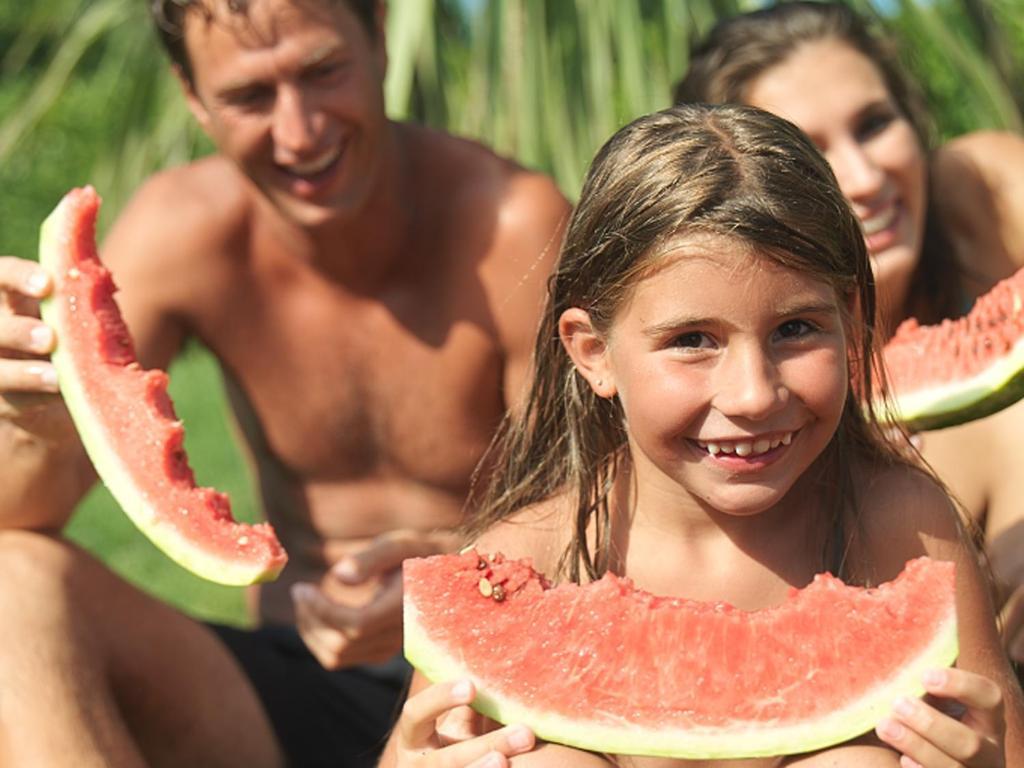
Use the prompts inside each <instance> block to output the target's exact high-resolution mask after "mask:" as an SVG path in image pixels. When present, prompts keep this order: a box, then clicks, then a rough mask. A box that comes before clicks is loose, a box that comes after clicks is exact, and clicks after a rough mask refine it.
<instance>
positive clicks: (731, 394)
mask: <svg viewBox="0 0 1024 768" xmlns="http://www.w3.org/2000/svg"><path fill="white" fill-rule="evenodd" d="M717 374H718V375H717V377H716V382H715V383H716V393H715V396H714V400H713V401H712V406H713V407H714V408H715V409H716V410H717V411H719V412H720V413H722V414H724V415H726V416H733V417H740V418H745V419H751V420H755V421H756V420H760V419H764V418H765V417H767V416H770V415H772V414H773V413H776V412H777V411H779V410H780V409H782V408H784V407H785V405H786V403H787V402H788V401H789V389H788V388H787V387H786V386H785V384H783V382H782V379H781V377H780V375H779V370H778V366H777V365H776V363H775V362H773V361H772V360H771V359H770V357H769V356H768V355H766V354H765V352H764V350H762V349H760V348H753V349H751V348H742V347H740V348H734V349H730V350H728V351H727V353H726V355H725V358H723V361H722V364H721V365H720V366H719V368H718V371H717Z"/></svg>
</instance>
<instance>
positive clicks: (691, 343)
mask: <svg viewBox="0 0 1024 768" xmlns="http://www.w3.org/2000/svg"><path fill="white" fill-rule="evenodd" d="M672 346H673V347H675V348H677V349H702V348H707V347H710V346H712V342H711V339H710V338H708V336H707V334H704V333H701V332H699V331H690V332H689V333H681V334H679V335H678V336H676V337H674V338H673V339H672Z"/></svg>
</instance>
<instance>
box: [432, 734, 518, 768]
mask: <svg viewBox="0 0 1024 768" xmlns="http://www.w3.org/2000/svg"><path fill="white" fill-rule="evenodd" d="M534 744H536V739H535V738H534V735H533V731H531V730H530V729H529V728H527V727H526V726H524V725H507V726H505V727H504V728H500V729H498V730H497V731H491V732H490V733H485V734H484V735H483V736H477V737H476V738H475V739H469V740H467V741H460V742H458V743H457V744H452V745H450V746H447V747H445V748H444V749H440V750H438V751H437V752H436V753H435V756H436V758H437V760H436V761H435V762H434V765H436V766H438V767H439V768H464V766H467V765H476V764H477V763H480V762H481V761H484V762H483V764H484V765H487V766H488V767H489V765H490V764H489V763H487V762H486V761H487V760H490V761H496V762H493V764H494V765H495V766H500V765H505V764H507V760H506V759H505V758H506V757H511V756H512V755H518V754H521V753H523V752H529V751H530V750H531V749H533V747H534ZM499 758H500V759H499Z"/></svg>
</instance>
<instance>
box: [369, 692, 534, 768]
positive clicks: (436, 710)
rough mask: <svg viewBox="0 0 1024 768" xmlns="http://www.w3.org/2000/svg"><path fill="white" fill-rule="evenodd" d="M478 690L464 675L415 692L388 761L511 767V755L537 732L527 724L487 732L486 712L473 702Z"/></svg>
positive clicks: (453, 767) (420, 767) (454, 767)
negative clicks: (480, 713)
mask: <svg viewBox="0 0 1024 768" xmlns="http://www.w3.org/2000/svg"><path fill="white" fill-rule="evenodd" d="M475 695H476V691H475V690H474V688H473V684H472V683H470V682H469V681H467V680H461V681H458V682H455V683H437V684H435V685H431V686H428V687H427V688H424V689H423V690H422V691H420V692H419V693H417V694H415V695H414V696H411V697H410V698H409V699H408V700H407V701H406V702H405V706H404V707H403V708H402V716H401V717H400V718H399V720H398V725H397V726H396V727H395V734H394V737H393V738H392V746H393V747H394V751H393V753H392V756H393V759H392V760H387V759H385V760H384V761H383V762H382V765H392V766H396V767H397V768H411V767H413V766H415V767H416V768H506V766H508V764H509V762H508V759H509V758H510V757H512V756H513V755H518V754H522V753H523V752H529V751H530V750H531V749H533V747H534V743H535V739H534V735H533V732H532V731H531V730H530V729H529V728H526V727H525V726H522V725H509V726H505V727H504V728H499V729H498V730H494V731H490V732H488V733H484V732H483V727H482V723H481V720H482V718H480V717H479V716H477V715H476V713H474V712H473V711H472V710H471V709H469V706H468V705H469V703H470V702H471V701H472V700H473V697H474V696H475Z"/></svg>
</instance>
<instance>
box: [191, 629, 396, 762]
mask: <svg viewBox="0 0 1024 768" xmlns="http://www.w3.org/2000/svg"><path fill="white" fill-rule="evenodd" d="M211 629H213V630H214V632H216V633H217V635H218V636H219V637H220V639H221V640H222V641H223V642H224V644H225V645H226V646H227V647H228V649H229V650H230V651H231V653H232V654H233V655H234V657H235V658H236V659H237V660H238V662H239V664H241V666H242V668H243V669H244V670H245V673H246V675H247V676H248V677H249V679H250V680H251V681H252V684H253V687H254V688H255V689H256V692H257V693H258V694H259V697H260V700H261V701H262V702H263V708H264V709H265V710H266V712H267V715H268V716H269V718H270V722H271V723H272V725H273V727H274V732H275V733H276V734H277V739H278V741H279V743H280V744H281V747H282V749H283V750H284V753H285V757H286V758H287V760H288V765H289V766H293V767H294V768H319V767H320V766H325V768H326V766H330V767H331V768H349V766H352V767H353V768H362V767H363V766H368V767H370V766H375V765H376V764H377V759H378V758H379V757H380V752H381V750H382V749H383V748H384V744H385V742H386V741H387V737H388V734H389V733H390V731H391V727H392V725H394V722H395V720H396V719H397V717H398V712H399V709H400V708H401V704H402V701H403V699H404V694H405V690H406V687H407V686H408V683H409V677H410V675H411V671H412V670H411V667H410V666H409V664H408V663H407V662H406V661H405V659H403V658H402V657H401V656H400V655H399V656H396V657H394V658H393V659H391V660H390V661H388V662H386V663H384V664H378V665H373V666H369V665H367V666H361V667H352V668H349V669H341V670H336V671H330V670H326V669H324V668H323V667H322V666H321V665H320V662H318V661H317V660H316V657H314V656H313V655H312V654H311V653H310V652H309V650H308V649H307V648H306V644H305V643H303V642H302V638H301V637H299V634H298V632H297V631H296V629H295V628H294V627H288V626H269V627H261V628H259V629H255V630H244V629H236V628H234V627H225V626H219V625H211Z"/></svg>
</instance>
